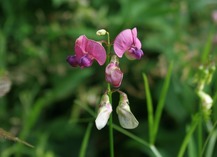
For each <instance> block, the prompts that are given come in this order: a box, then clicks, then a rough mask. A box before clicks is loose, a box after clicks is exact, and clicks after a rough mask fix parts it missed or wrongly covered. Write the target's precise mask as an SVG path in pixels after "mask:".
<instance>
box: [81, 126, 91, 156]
mask: <svg viewBox="0 0 217 157" xmlns="http://www.w3.org/2000/svg"><path fill="white" fill-rule="evenodd" d="M92 127H93V123H92V122H90V123H89V124H88V127H87V130H86V133H85V136H84V139H83V141H82V145H81V149H80V153H79V157H85V155H86V152H87V145H88V142H89V138H90V133H91V129H92Z"/></svg>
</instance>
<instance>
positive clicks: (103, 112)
mask: <svg viewBox="0 0 217 157" xmlns="http://www.w3.org/2000/svg"><path fill="white" fill-rule="evenodd" d="M111 112H112V108H111V106H110V105H108V104H107V105H106V106H104V107H102V108H101V109H100V112H99V114H98V115H97V118H96V120H95V124H96V127H97V129H98V130H101V129H102V128H104V127H105V125H106V124H107V122H108V119H109V116H110V114H111Z"/></svg>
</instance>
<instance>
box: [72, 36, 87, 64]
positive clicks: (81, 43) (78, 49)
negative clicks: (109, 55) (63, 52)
mask: <svg viewBox="0 0 217 157" xmlns="http://www.w3.org/2000/svg"><path fill="white" fill-rule="evenodd" d="M87 42H88V39H87V37H86V36H85V35H81V36H80V37H78V39H77V40H76V41H75V54H76V57H77V60H80V59H81V57H83V56H84V55H85V54H87V52H86V51H85V48H86V45H87Z"/></svg>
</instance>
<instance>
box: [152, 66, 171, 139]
mask: <svg viewBox="0 0 217 157" xmlns="http://www.w3.org/2000/svg"><path fill="white" fill-rule="evenodd" d="M172 69H173V62H171V63H170V66H169V70H168V73H167V76H166V79H165V81H164V84H163V88H162V90H161V94H160V98H159V102H158V104H157V108H156V113H155V117H154V130H153V132H154V133H153V134H154V135H153V136H154V140H153V142H155V140H156V136H157V132H158V127H159V123H160V118H161V114H162V111H163V107H164V103H165V99H166V95H167V91H168V88H169V84H170V78H171V74H172Z"/></svg>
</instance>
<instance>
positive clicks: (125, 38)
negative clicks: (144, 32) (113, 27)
mask: <svg viewBox="0 0 217 157" xmlns="http://www.w3.org/2000/svg"><path fill="white" fill-rule="evenodd" d="M132 44H133V35H132V31H131V30H130V29H126V30H124V31H122V32H121V33H119V34H118V36H117V37H116V38H115V41H114V51H115V53H116V54H117V56H118V57H122V56H123V54H124V52H125V51H127V50H128V49H129V48H130V47H131V46H132Z"/></svg>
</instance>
